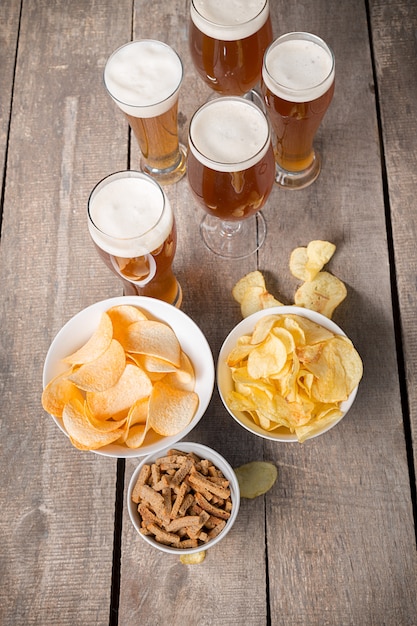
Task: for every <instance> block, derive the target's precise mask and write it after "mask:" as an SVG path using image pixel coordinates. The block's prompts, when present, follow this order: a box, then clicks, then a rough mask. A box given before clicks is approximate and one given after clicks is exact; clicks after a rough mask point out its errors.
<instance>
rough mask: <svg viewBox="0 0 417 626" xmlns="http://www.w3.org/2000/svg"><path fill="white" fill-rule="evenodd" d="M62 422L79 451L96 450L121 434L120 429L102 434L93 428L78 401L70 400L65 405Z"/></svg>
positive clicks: (82, 405)
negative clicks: (79, 448)
mask: <svg viewBox="0 0 417 626" xmlns="http://www.w3.org/2000/svg"><path fill="white" fill-rule="evenodd" d="M62 421H63V424H64V426H65V429H66V431H67V433H68V435H69V436H70V438H71V441H72V442H73V443H74V445H75V446H76V447H79V446H78V445H77V444H79V445H80V446H81V449H86V448H87V449H88V450H98V449H99V448H102V447H103V446H106V445H108V444H109V443H113V442H114V441H116V440H117V439H118V438H119V437H120V436H121V435H122V434H123V430H122V429H117V430H113V431H109V432H103V431H99V430H97V429H95V428H93V427H92V426H91V424H90V422H89V421H88V419H87V417H86V413H85V410H84V404H83V403H82V402H80V401H79V400H71V401H70V402H68V403H67V404H66V405H65V407H64V410H63V413H62Z"/></svg>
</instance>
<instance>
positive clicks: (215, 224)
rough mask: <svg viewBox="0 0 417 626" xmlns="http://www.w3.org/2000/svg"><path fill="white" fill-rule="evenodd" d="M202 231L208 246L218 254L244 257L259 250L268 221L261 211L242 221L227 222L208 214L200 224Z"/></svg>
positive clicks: (237, 257) (229, 256) (227, 257)
mask: <svg viewBox="0 0 417 626" xmlns="http://www.w3.org/2000/svg"><path fill="white" fill-rule="evenodd" d="M200 233H201V237H202V239H203V241H204V243H205V245H206V247H207V248H208V249H209V250H211V251H212V252H214V254H217V256H220V257H223V258H225V259H244V258H245V257H248V256H250V255H251V254H253V253H254V252H256V251H257V250H259V248H260V247H261V246H262V244H263V243H264V241H265V237H266V222H265V218H264V216H263V215H262V213H261V212H260V211H259V212H258V213H256V214H255V215H253V216H252V217H249V218H248V219H245V220H242V221H241V222H226V221H222V220H220V219H219V218H218V217H213V216H212V215H206V216H205V218H204V219H203V221H202V222H201V224H200ZM254 233H255V234H256V240H255V242H254ZM251 242H252V245H251Z"/></svg>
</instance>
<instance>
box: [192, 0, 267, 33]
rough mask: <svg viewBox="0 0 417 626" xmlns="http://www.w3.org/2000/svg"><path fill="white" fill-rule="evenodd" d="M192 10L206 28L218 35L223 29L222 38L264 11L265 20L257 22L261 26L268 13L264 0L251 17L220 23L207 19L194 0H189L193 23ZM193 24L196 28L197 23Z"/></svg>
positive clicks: (255, 18) (257, 17)
mask: <svg viewBox="0 0 417 626" xmlns="http://www.w3.org/2000/svg"><path fill="white" fill-rule="evenodd" d="M225 1H226V2H227V0H225ZM193 11H195V13H196V14H197V15H198V17H199V19H201V20H202V22H204V23H205V24H206V25H207V26H208V28H210V29H211V28H214V29H215V30H216V31H217V32H218V34H219V35H220V33H223V31H224V33H225V35H223V36H224V37H225V39H224V40H226V33H227V32H228V31H229V32H230V31H232V32H234V31H237V30H239V29H241V28H242V26H245V25H247V24H250V23H251V22H255V21H256V20H258V19H259V18H260V17H261V16H262V14H263V13H264V12H265V20H264V22H262V24H259V28H260V27H261V26H263V24H264V23H265V22H266V21H267V19H268V15H269V0H264V2H263V5H262V8H261V9H260V10H259V11H258V12H257V13H256V14H255V15H253V16H252V17H250V18H249V19H247V20H244V21H242V22H237V23H234V24H220V23H218V22H215V21H213V20H212V19H209V18H208V17H206V16H205V15H203V13H201V11H200V10H199V9H198V8H197V6H196V2H195V0H191V4H190V16H191V20H192V22H193V23H194V24H195V22H194V20H193ZM195 25H196V27H197V28H198V25H197V24H195ZM257 29H258V28H257ZM254 32H256V30H255V31H252V33H250V34H253V33H254ZM206 34H207V33H206ZM210 36H212V35H210ZM247 36H250V35H247ZM213 38H215V39H220V36H215V37H213ZM239 38H240V39H242V37H239ZM228 39H230V36H229V38H228Z"/></svg>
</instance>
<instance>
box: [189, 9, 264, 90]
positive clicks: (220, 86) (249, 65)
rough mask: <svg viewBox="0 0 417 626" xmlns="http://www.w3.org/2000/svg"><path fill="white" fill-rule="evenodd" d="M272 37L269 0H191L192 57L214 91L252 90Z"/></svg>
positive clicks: (190, 33) (258, 77) (190, 45)
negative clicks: (233, 0) (236, 0)
mask: <svg viewBox="0 0 417 626" xmlns="http://www.w3.org/2000/svg"><path fill="white" fill-rule="evenodd" d="M271 41H272V26H271V18H270V14H269V2H268V0H253V1H252V2H249V1H248V0H239V2H234V3H231V2H230V1H229V0H192V1H191V8H190V25H189V47H190V52H191V58H192V60H193V63H194V65H195V67H196V69H197V71H198V73H199V74H200V76H201V77H202V78H203V80H204V81H205V82H206V83H207V84H208V85H209V86H210V87H211V88H212V89H213V90H214V91H217V92H219V93H221V94H223V95H237V96H241V95H243V94H245V93H247V92H249V91H250V90H251V89H252V88H253V87H254V86H255V85H256V84H257V83H258V82H259V80H260V77H261V70H262V59H263V56H264V53H265V50H266V49H267V47H268V45H269V44H270V43H271Z"/></svg>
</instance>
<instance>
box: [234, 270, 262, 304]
mask: <svg viewBox="0 0 417 626" xmlns="http://www.w3.org/2000/svg"><path fill="white" fill-rule="evenodd" d="M253 287H259V288H260V289H261V290H262V291H265V290H266V287H265V279H264V277H263V275H262V273H261V272H259V271H258V270H256V271H254V272H249V274H246V276H243V278H241V279H240V280H239V281H238V282H237V283H236V284H235V286H234V287H233V289H232V296H233V297H234V299H235V300H236V302H238V303H239V304H242V301H243V298H244V297H245V294H246V292H247V291H248V290H250V289H252V288H253Z"/></svg>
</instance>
